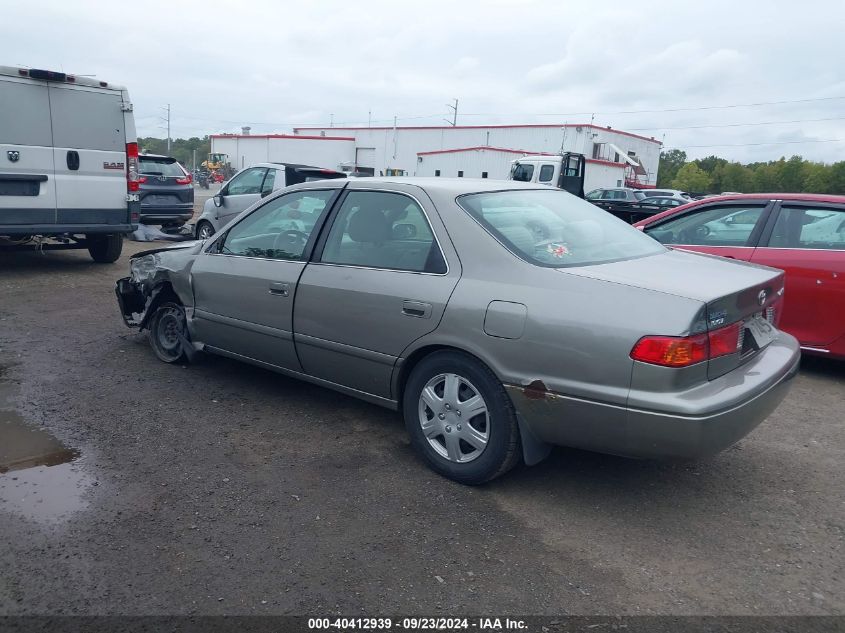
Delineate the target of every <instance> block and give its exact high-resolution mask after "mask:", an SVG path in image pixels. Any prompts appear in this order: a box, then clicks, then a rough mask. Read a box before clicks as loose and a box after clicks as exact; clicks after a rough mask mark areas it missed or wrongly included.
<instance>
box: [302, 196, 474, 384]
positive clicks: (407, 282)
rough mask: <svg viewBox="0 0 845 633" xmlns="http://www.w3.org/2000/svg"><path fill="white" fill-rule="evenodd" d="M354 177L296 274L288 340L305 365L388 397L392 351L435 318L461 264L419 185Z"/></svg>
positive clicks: (405, 344) (397, 353) (309, 370)
mask: <svg viewBox="0 0 845 633" xmlns="http://www.w3.org/2000/svg"><path fill="white" fill-rule="evenodd" d="M356 184H357V183H352V184H350V185H349V187H347V189H346V193H345V194H344V196H343V197H342V198H341V200H340V201H339V208H338V209H337V210H336V212H334V213H333V218H332V219H330V222H331V226H330V229H329V230H328V232H326V231H324V233H327V235H326V236H325V237H321V242H322V243H321V244H318V247H317V252H316V253H315V256H314V258H313V260H314V261H312V263H310V264H308V266H307V267H306V269H305V271H304V272H303V274H302V279H301V280H300V282H299V287H298V289H297V296H296V308H295V310H296V312H295V315H294V317H295V318H294V328H295V332H296V334H295V340H296V348H297V352H298V353H299V358H300V360H301V361H302V366H303V368H304V369H305V371H306V372H307V373H309V374H311V375H313V376H316V377H318V378H321V379H324V380H328V381H330V382H333V383H335V384H339V385H343V386H345V387H349V388H351V389H355V390H358V391H363V392H365V393H368V394H374V395H376V396H379V397H382V398H390V397H391V395H392V394H391V388H390V379H391V375H392V373H393V367H394V365H395V363H396V359H397V358H398V357H399V356H400V354H401V353H402V351H403V350H404V349H405V348H407V347H408V345H410V344H411V343H412V342H413V341H415V340H416V339H418V338H419V337H421V336H423V335H425V334H427V333H428V332H431V331H432V330H434V329H435V328H436V327H437V325H438V323H439V322H440V318H441V316H442V315H443V312H444V310H445V308H446V303H447V301H448V299H449V297H450V295H451V294H452V290H454V288H455V285H456V284H457V282H458V279H459V277H460V264H459V262H458V260H457V257H456V256H455V255H454V251H453V250H451V244H449V243H448V240H447V238H446V234H445V229H444V228H443V226H442V224H441V223H440V219H439V217H438V216H437V215H436V213H435V211H434V208H433V205H432V204H431V201H430V200H428V199H427V198H426V197H424V195H423V194H422V192H421V191H420V190H419V189H418V188H416V187H410V186H407V185H399V184H396V185H391V186H390V187H389V188H379V187H376V188H369V187H364V186H363V185H362V186H361V187H360V188H358V187H355V188H353V187H354V186H355V185H356ZM438 238H439V239H438ZM441 245H443V247H445V248H443V247H441ZM446 257H448V258H449V259H448V264H447V259H446Z"/></svg>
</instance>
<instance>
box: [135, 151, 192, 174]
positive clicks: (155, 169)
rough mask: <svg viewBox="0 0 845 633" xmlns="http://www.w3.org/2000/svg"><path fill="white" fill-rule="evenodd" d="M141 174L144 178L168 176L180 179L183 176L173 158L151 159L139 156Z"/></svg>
mask: <svg viewBox="0 0 845 633" xmlns="http://www.w3.org/2000/svg"><path fill="white" fill-rule="evenodd" d="M139 158H140V160H141V173H142V174H144V175H145V176H168V177H170V178H181V177H182V176H184V175H185V172H184V171H182V168H181V167H180V166H179V163H177V162H176V160H175V159H173V158H151V157H148V156H147V157H145V156H140V157H139Z"/></svg>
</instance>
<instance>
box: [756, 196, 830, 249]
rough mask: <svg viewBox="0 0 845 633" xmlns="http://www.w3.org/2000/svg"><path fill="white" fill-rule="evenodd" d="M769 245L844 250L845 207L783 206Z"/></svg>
mask: <svg viewBox="0 0 845 633" xmlns="http://www.w3.org/2000/svg"><path fill="white" fill-rule="evenodd" d="M769 246H771V247H775V248H809V249H824V250H835V251H845V210H841V209H833V208H830V209H824V208H819V209H808V208H799V207H783V208H782V209H781V212H780V215H779V216H778V219H777V222H776V223H775V227H774V229H773V230H772V237H771V239H770V240H769Z"/></svg>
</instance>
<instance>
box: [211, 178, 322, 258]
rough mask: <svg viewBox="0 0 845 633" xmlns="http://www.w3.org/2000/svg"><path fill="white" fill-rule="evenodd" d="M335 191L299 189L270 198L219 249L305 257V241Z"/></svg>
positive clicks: (246, 254) (264, 255)
mask: <svg viewBox="0 0 845 633" xmlns="http://www.w3.org/2000/svg"><path fill="white" fill-rule="evenodd" d="M333 194H334V191H331V190H329V191H310V190H309V191H297V192H295V193H289V194H287V195H285V196H280V197H278V198H276V199H275V200H271V201H270V202H268V203H267V204H265V205H264V206H262V207H259V208H258V209H256V210H255V211H253V212H252V213H250V214H249V215H248V216H247V217H245V218H244V219H243V220H241V221H240V222H238V223H237V224H236V225H235V226H233V227H232V228H231V229H229V231H228V232H227V233H226V235H225V236H224V238H223V241H222V243H221V244H220V246H219V247H218V252H219V253H222V254H224V255H241V256H244V257H261V258H265V259H284V260H292V261H302V260H303V254H304V252H305V245H306V244H307V243H308V240H309V238H310V237H311V234H312V233H313V231H314V227H315V226H317V225H318V223H319V220H320V217H321V216H322V215H323V212H324V211H325V209H326V205H327V204H328V202H329V200H330V199H331V197H332V195H333Z"/></svg>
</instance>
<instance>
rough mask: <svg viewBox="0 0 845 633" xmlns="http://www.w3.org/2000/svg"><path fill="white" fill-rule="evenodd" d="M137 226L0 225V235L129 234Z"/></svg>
mask: <svg viewBox="0 0 845 633" xmlns="http://www.w3.org/2000/svg"><path fill="white" fill-rule="evenodd" d="M137 228H138V225H137V224H19V225H15V224H0V235H45V236H50V235H80V234H83V233H84V234H86V235H93V234H100V233H131V232H132V231H134V230H135V229H137Z"/></svg>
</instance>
